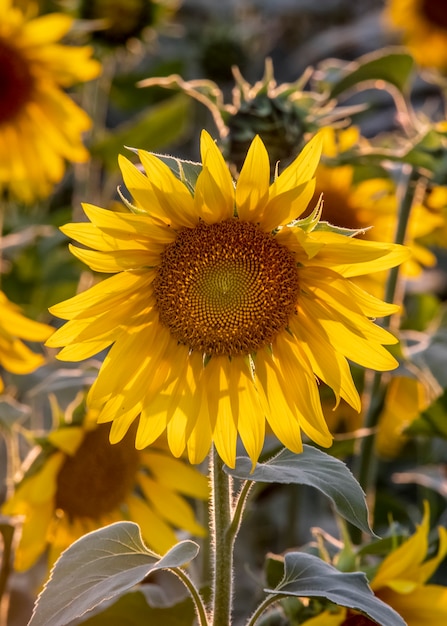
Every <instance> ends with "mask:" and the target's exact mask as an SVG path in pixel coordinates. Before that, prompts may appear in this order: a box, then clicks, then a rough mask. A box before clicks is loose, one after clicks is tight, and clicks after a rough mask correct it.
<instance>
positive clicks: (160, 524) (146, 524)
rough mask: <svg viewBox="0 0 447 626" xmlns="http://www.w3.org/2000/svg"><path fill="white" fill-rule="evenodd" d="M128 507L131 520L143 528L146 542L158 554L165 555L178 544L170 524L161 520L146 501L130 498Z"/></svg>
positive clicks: (135, 497) (142, 532) (134, 497)
mask: <svg viewBox="0 0 447 626" xmlns="http://www.w3.org/2000/svg"><path fill="white" fill-rule="evenodd" d="M127 506H128V507H129V514H130V516H131V518H132V519H133V520H135V521H136V523H137V524H138V525H139V527H140V528H141V534H142V535H143V539H144V541H145V542H146V543H147V545H148V546H149V548H152V550H155V552H156V553H157V554H164V553H165V552H167V551H168V550H169V549H170V548H172V546H173V545H175V544H176V543H177V537H176V536H175V533H174V531H173V530H172V528H171V527H170V526H169V524H167V523H166V522H165V521H164V520H162V519H160V517H159V515H157V514H156V513H155V512H154V511H153V509H152V508H151V507H149V506H148V505H147V504H146V502H144V500H142V499H141V498H138V497H137V496H129V497H128V499H127Z"/></svg>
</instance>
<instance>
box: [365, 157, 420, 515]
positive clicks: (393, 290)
mask: <svg viewBox="0 0 447 626" xmlns="http://www.w3.org/2000/svg"><path fill="white" fill-rule="evenodd" d="M419 178H420V177H419V175H418V172H417V171H416V170H415V169H414V168H411V167H409V166H408V165H404V166H403V168H402V187H403V188H404V192H403V193H402V194H401V201H400V204H399V213H398V222H397V227H396V234H395V238H394V241H395V243H398V244H403V243H404V242H405V238H406V232H407V225H408V220H409V218H410V214H411V208H412V206H413V204H414V199H415V194H416V192H417V189H418V181H419ZM398 276H399V266H396V267H393V268H391V269H390V271H389V274H388V279H387V283H386V287H385V301H386V302H395V301H396V294H397V285H398ZM391 323H392V318H391V317H386V318H384V319H383V323H382V325H383V327H384V328H389V327H390V325H391ZM385 392H386V385H385V384H384V381H383V372H374V374H373V375H372V377H371V381H370V385H369V389H368V391H367V394H366V397H367V398H368V399H369V401H368V409H367V411H366V414H365V421H364V427H365V428H366V429H368V430H369V432H370V433H371V434H369V435H367V436H366V437H364V438H363V439H362V440H361V443H360V449H359V454H358V455H357V458H356V461H355V465H354V474H355V475H356V477H357V479H358V481H359V483H360V485H361V486H362V487H363V489H364V491H365V493H366V494H367V498H368V501H369V504H370V505H371V507H370V510H373V507H372V505H373V499H374V485H375V482H376V476H377V459H376V457H375V453H374V450H375V438H376V432H377V424H378V421H379V417H380V414H381V411H382V408H383V403H384V400H385Z"/></svg>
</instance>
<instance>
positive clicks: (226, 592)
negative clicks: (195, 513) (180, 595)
mask: <svg viewBox="0 0 447 626" xmlns="http://www.w3.org/2000/svg"><path fill="white" fill-rule="evenodd" d="M210 454H211V463H210V467H211V512H210V515H211V520H210V531H211V537H212V542H213V545H212V548H213V555H212V558H213V583H212V584H213V588H212V603H213V612H212V622H211V623H212V626H221V625H223V624H231V609H232V598H233V546H234V539H235V532H232V531H231V518H232V479H231V477H230V476H228V474H226V473H225V472H224V471H223V461H222V459H221V458H220V456H219V455H218V453H217V451H216V449H215V448H213V449H212V451H211V453H210Z"/></svg>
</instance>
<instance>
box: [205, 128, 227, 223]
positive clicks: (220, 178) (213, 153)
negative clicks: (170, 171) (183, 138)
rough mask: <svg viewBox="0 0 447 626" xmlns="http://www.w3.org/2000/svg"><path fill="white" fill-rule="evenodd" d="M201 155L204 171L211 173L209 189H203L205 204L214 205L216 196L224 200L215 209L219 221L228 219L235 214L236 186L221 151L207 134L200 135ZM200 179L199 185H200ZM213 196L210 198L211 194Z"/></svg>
mask: <svg viewBox="0 0 447 626" xmlns="http://www.w3.org/2000/svg"><path fill="white" fill-rule="evenodd" d="M200 153H201V156H202V164H203V170H204V171H206V172H207V173H209V177H210V178H209V179H208V181H209V187H204V188H202V195H203V198H204V203H205V204H206V205H208V206H210V205H211V204H212V201H213V200H214V197H215V196H216V194H217V195H218V196H220V197H221V199H222V206H219V207H215V209H216V211H217V210H218V212H219V214H220V216H221V217H220V218H219V219H226V218H230V217H232V216H233V213H234V184H233V179H232V178H231V174H230V171H229V169H228V167H227V165H226V163H225V160H224V158H223V156H222V153H221V151H220V150H219V148H218V147H217V145H216V143H215V141H214V140H213V139H212V138H211V136H210V135H209V134H208V133H207V132H206V130H204V131H202V133H201V135H200ZM200 178H201V174H200V175H199V179H198V180H197V183H198V184H199V180H200ZM210 192H211V195H210V196H209V193H210Z"/></svg>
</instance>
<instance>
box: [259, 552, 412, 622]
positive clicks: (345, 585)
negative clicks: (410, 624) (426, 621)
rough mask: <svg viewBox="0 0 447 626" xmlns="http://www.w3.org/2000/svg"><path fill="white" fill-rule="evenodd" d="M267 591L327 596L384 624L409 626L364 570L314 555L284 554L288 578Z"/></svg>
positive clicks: (303, 595) (302, 595) (319, 596)
mask: <svg viewBox="0 0 447 626" xmlns="http://www.w3.org/2000/svg"><path fill="white" fill-rule="evenodd" d="M264 591H266V593H271V594H275V595H284V596H298V597H305V598H306V597H309V598H315V597H317V598H326V599H327V600H329V601H330V602H333V603H334V604H337V605H339V606H345V607H348V608H350V609H355V610H357V611H361V612H362V613H365V614H366V615H367V616H368V617H369V618H371V619H372V620H374V621H375V622H377V623H378V624H382V625H383V626H406V624H405V622H404V620H403V619H402V618H401V616H400V615H399V614H398V613H396V611H394V609H392V608H391V607H390V606H389V605H388V604H385V603H384V602H382V600H379V598H377V597H376V596H375V595H374V594H373V592H372V591H371V589H370V587H369V585H368V581H367V578H366V576H365V574H363V572H348V573H346V572H339V571H338V570H337V569H336V568H335V567H334V566H333V565H330V564H329V563H326V562H325V561H322V560H321V559H320V558H319V557H316V556H314V555H313V554H306V553H304V552H289V553H287V554H286V555H285V557H284V578H283V580H282V581H281V582H280V583H279V585H278V586H277V587H276V588H275V589H265V590H264Z"/></svg>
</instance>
